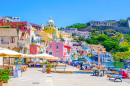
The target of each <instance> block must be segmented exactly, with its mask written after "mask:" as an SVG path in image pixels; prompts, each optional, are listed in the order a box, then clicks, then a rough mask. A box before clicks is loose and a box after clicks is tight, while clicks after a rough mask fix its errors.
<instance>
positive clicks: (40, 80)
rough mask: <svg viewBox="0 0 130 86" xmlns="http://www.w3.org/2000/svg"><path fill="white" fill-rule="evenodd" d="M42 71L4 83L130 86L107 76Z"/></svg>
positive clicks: (20, 85) (34, 70) (33, 70)
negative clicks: (111, 79)
mask: <svg viewBox="0 0 130 86" xmlns="http://www.w3.org/2000/svg"><path fill="white" fill-rule="evenodd" d="M67 68H68V69H67V70H69V69H71V70H72V66H67ZM74 68H75V67H73V69H74ZM40 70H41V68H28V69H27V71H25V72H23V73H22V77H18V78H11V79H10V80H9V82H8V83H6V84H5V83H4V86H130V84H128V83H126V82H124V80H123V82H113V81H110V80H108V78H107V77H106V76H104V77H97V76H91V75H92V74H75V73H73V74H65V73H50V74H47V73H42V72H41V71H40ZM75 70H77V69H75ZM129 81H130V80H129ZM129 81H128V82H129Z"/></svg>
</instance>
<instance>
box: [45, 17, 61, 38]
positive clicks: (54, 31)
mask: <svg viewBox="0 0 130 86" xmlns="http://www.w3.org/2000/svg"><path fill="white" fill-rule="evenodd" d="M46 25H47V26H46V27H45V28H44V31H45V32H47V33H51V34H55V35H56V37H57V38H59V33H58V28H57V27H56V26H55V23H54V21H53V20H52V18H51V17H50V20H48V22H47V24H46Z"/></svg>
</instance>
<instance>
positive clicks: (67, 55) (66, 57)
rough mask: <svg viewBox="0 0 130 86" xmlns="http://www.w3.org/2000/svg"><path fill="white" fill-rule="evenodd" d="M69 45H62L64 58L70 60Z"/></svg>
mask: <svg viewBox="0 0 130 86" xmlns="http://www.w3.org/2000/svg"><path fill="white" fill-rule="evenodd" d="M70 54H71V47H70V46H69V45H64V56H63V57H64V60H65V61H66V60H70Z"/></svg>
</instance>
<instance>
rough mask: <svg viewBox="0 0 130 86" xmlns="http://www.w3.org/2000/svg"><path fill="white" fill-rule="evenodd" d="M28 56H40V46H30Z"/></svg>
mask: <svg viewBox="0 0 130 86" xmlns="http://www.w3.org/2000/svg"><path fill="white" fill-rule="evenodd" d="M30 54H40V46H39V45H30Z"/></svg>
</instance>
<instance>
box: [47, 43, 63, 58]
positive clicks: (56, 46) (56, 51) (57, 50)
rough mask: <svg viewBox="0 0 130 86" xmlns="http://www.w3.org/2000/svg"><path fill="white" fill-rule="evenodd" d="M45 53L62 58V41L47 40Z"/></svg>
mask: <svg viewBox="0 0 130 86" xmlns="http://www.w3.org/2000/svg"><path fill="white" fill-rule="evenodd" d="M46 53H47V54H49V55H53V56H55V57H59V58H60V59H61V60H63V42H49V44H48V47H47V49H46Z"/></svg>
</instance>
